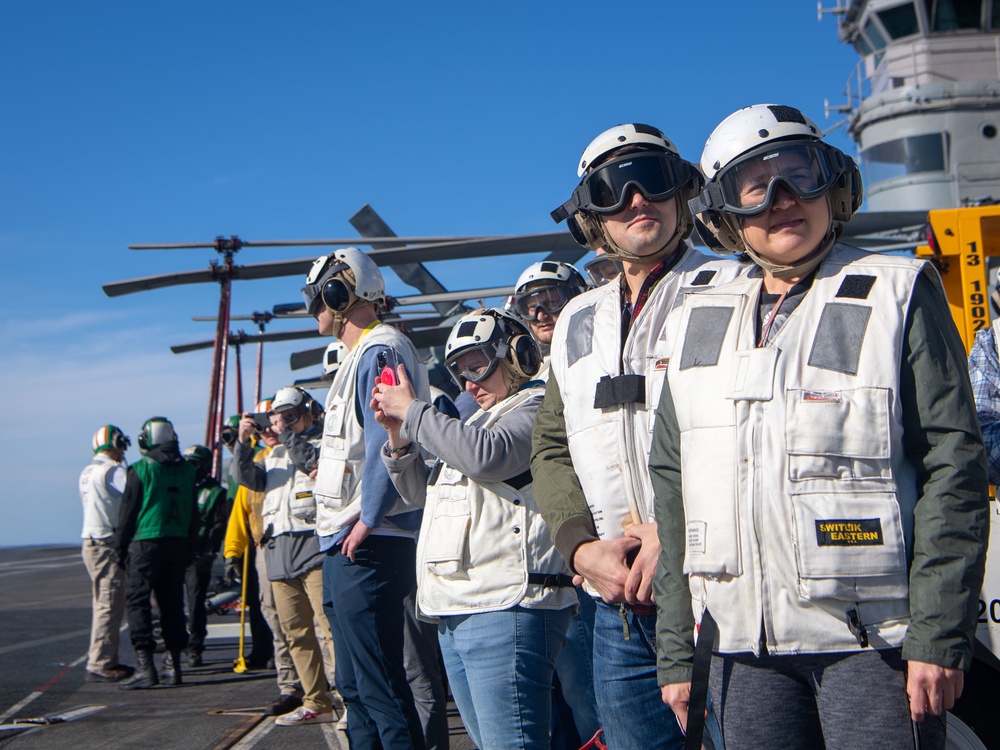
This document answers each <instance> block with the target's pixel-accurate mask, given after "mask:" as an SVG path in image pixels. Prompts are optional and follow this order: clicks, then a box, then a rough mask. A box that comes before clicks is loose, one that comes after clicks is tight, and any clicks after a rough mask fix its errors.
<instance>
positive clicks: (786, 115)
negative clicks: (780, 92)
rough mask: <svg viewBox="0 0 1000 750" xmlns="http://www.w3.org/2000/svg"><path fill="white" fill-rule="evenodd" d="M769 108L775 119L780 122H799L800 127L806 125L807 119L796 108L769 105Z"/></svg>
mask: <svg viewBox="0 0 1000 750" xmlns="http://www.w3.org/2000/svg"><path fill="white" fill-rule="evenodd" d="M767 108H768V109H769V110H771V114H772V115H774V119H775V120H777V121H778V122H797V123H799V124H800V125H805V124H806V118H805V117H803V116H802V113H801V112H799V111H798V110H797V109H795V107H785V106H783V105H781V104H769V105H767Z"/></svg>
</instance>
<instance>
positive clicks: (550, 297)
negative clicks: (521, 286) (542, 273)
mask: <svg viewBox="0 0 1000 750" xmlns="http://www.w3.org/2000/svg"><path fill="white" fill-rule="evenodd" d="M573 296H574V295H572V294H571V293H570V289H569V287H568V286H566V285H565V284H553V285H552V286H543V287H541V288H539V289H531V290H529V291H527V292H525V293H524V294H522V295H520V296H518V297H516V298H515V299H514V312H516V313H517V314H518V315H519V316H520V317H521V318H522V319H523V320H535V318H536V317H537V316H538V312H539V311H540V310H542V311H544V312H547V313H548V314H549V315H557V314H558V313H559V312H560V311H561V310H562V309H563V308H564V307H566V303H567V302H569V301H570V300H571V299H572V298H573Z"/></svg>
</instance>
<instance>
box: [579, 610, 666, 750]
mask: <svg viewBox="0 0 1000 750" xmlns="http://www.w3.org/2000/svg"><path fill="white" fill-rule="evenodd" d="M594 692H595V694H596V695H597V710H598V712H599V713H600V716H601V723H602V725H603V727H604V741H605V742H606V743H607V746H608V750H632V749H633V748H643V750H654V748H657V749H660V750H675V749H677V750H681V749H682V748H683V747H684V735H683V734H682V733H681V729H680V725H678V723H677V719H676V718H675V717H674V714H673V712H672V711H671V710H670V709H669V708H668V707H667V705H666V704H665V703H663V701H662V700H661V699H660V687H659V685H657V684H656V615H655V614H649V615H638V614H636V613H635V612H631V611H628V610H623V609H622V608H621V606H620V605H618V604H605V603H604V602H603V601H598V602H597V612H596V614H595V615H594Z"/></svg>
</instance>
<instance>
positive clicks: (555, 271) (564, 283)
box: [505, 260, 587, 321]
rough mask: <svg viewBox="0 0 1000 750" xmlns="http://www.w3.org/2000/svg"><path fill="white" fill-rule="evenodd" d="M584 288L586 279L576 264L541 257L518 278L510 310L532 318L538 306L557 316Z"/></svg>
mask: <svg viewBox="0 0 1000 750" xmlns="http://www.w3.org/2000/svg"><path fill="white" fill-rule="evenodd" d="M585 291H587V282H586V281H585V280H584V278H583V275H582V274H581V273H580V272H579V271H577V270H576V268H575V267H573V266H572V265H570V264H569V263H562V262H560V261H553V260H543V261H539V262H538V263H532V264H531V265H530V266H528V267H527V268H526V269H524V272H523V273H522V274H521V275H520V276H519V277H518V279H517V284H516V285H515V286H514V296H513V298H512V299H511V304H510V309H511V310H512V311H513V312H514V314H515V315H517V316H518V317H520V318H521V320H528V321H531V320H534V318H535V316H536V315H537V310H538V309H545V310H546V312H548V313H549V314H550V315H556V314H558V313H559V311H560V310H562V309H563V307H565V306H566V303H567V302H569V301H570V300H571V299H573V297H575V296H577V295H578V294H581V293H583V292H585ZM505 309H506V308H505Z"/></svg>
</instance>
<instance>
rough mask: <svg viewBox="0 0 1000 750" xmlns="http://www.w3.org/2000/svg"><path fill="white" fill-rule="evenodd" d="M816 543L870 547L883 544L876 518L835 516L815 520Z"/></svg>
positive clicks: (880, 523) (821, 545)
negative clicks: (834, 517)
mask: <svg viewBox="0 0 1000 750" xmlns="http://www.w3.org/2000/svg"><path fill="white" fill-rule="evenodd" d="M816 544H818V545H819V546H820V547H872V546H881V545H883V544H885V540H884V539H883V538H882V521H881V520H880V519H878V518H854V519H848V518H836V519H830V520H825V521H816Z"/></svg>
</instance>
